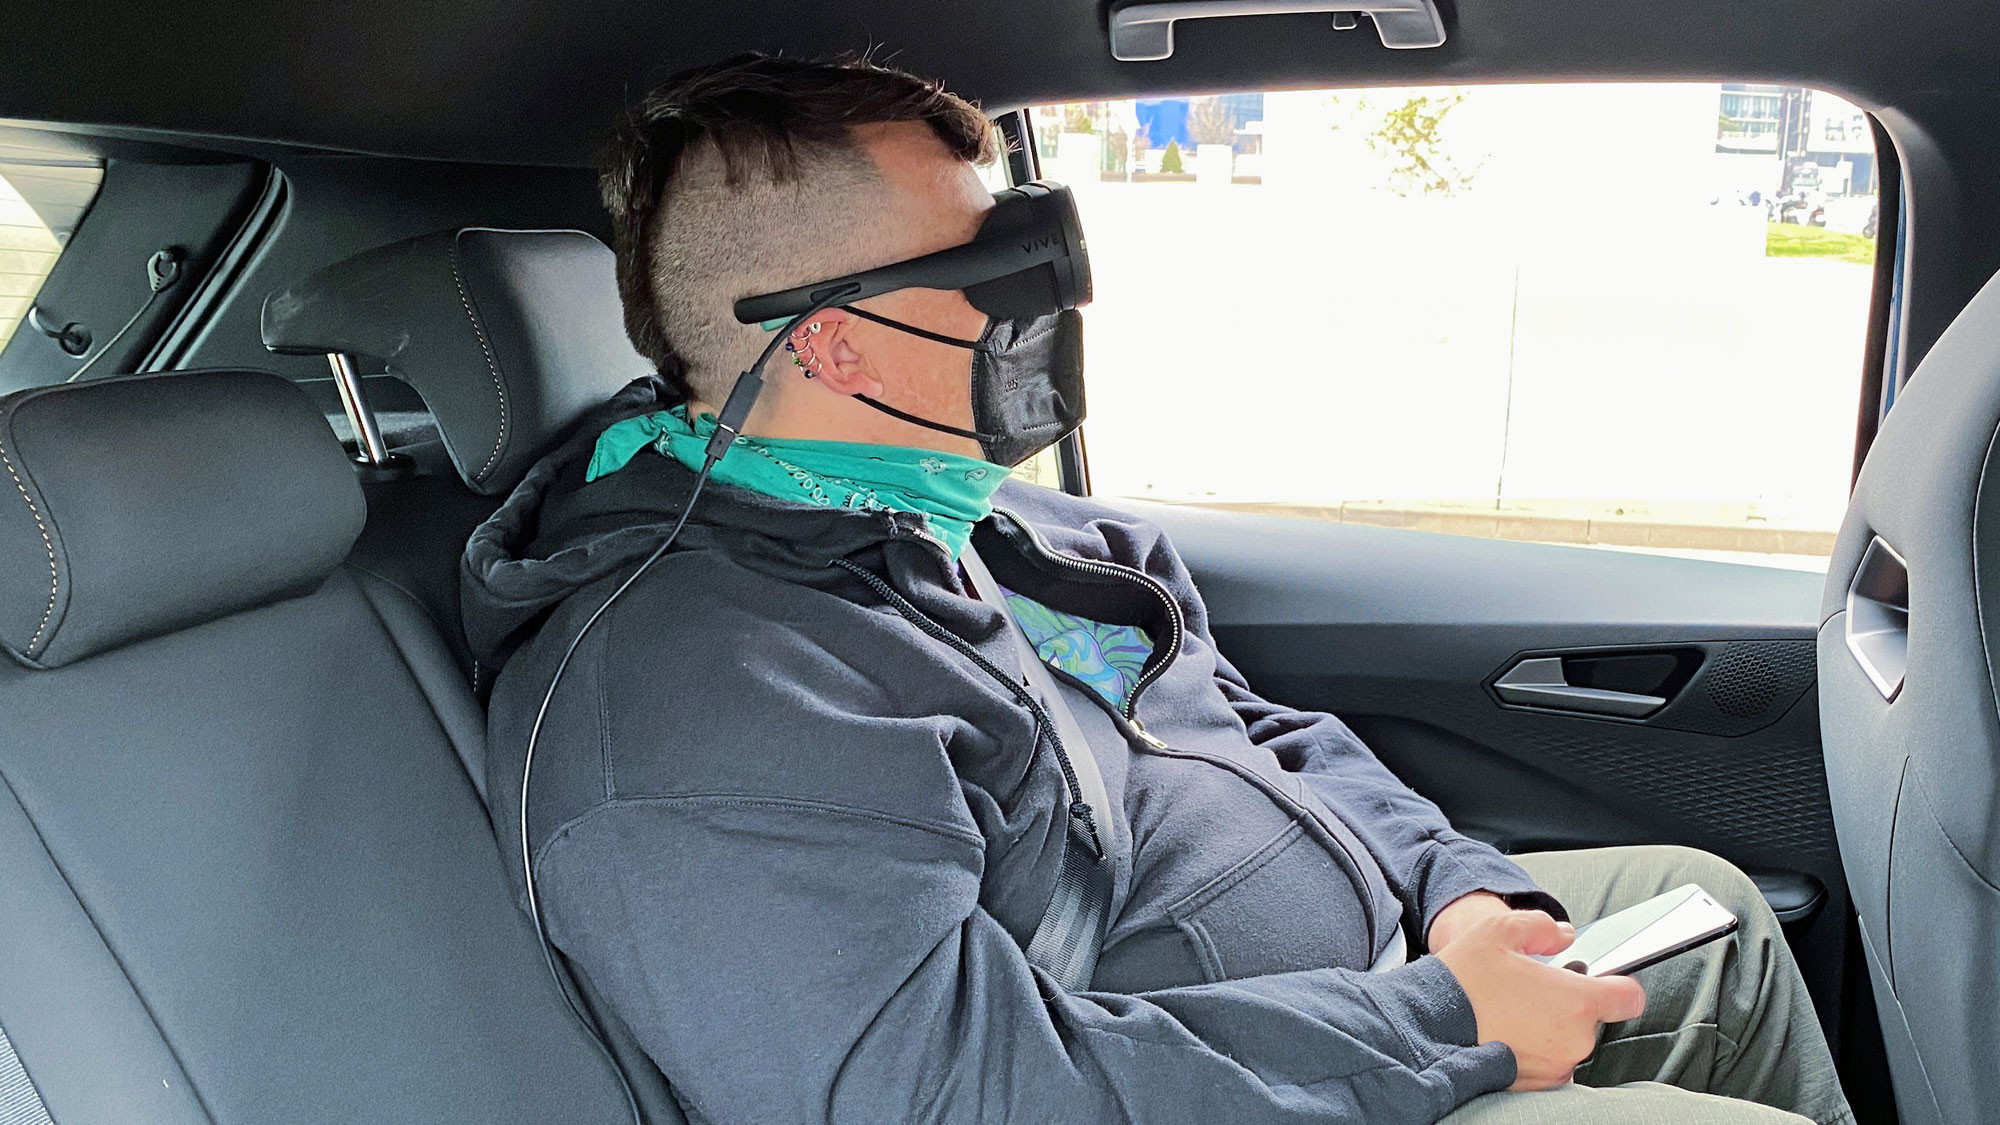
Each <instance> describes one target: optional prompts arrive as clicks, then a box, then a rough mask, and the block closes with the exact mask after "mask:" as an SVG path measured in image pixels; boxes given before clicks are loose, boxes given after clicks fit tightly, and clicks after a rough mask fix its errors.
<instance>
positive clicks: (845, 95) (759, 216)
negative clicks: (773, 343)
mask: <svg viewBox="0 0 2000 1125" xmlns="http://www.w3.org/2000/svg"><path fill="white" fill-rule="evenodd" d="M897 121H910V122H922V123H924V124H926V125H929V126H930V128H931V131H932V132H933V133H935V134H936V135H937V138H938V139H939V140H940V141H942V142H944V146H945V148H946V149H947V150H948V151H949V152H951V154H952V155H954V156H956V157H958V158H959V159H961V160H966V161H970V162H972V163H974V164H984V163H986V162H987V161H990V160H992V159H993V157H994V147H995V146H994V144H993V134H992V126H991V124H990V123H989V122H988V121H987V120H986V116H985V115H984V114H982V113H981V112H980V111H979V109H978V108H977V107H975V106H973V105H972V104H971V103H969V102H967V101H965V100H964V99H962V98H959V97H957V96H955V95H953V94H950V93H948V92H946V91H945V90H944V88H943V87H942V86H940V85H938V84H937V83H935V82H930V81H927V80H924V79H921V78H917V77H915V76H914V75H910V74H906V73H904V72H903V71H900V70H894V69H891V68H889V67H884V66H877V65H875V64H873V63H871V62H868V61H867V60H866V59H865V58H860V57H852V56H849V57H842V58H837V59H832V60H825V61H818V62H808V61H799V60H792V59H784V58H776V57H771V56H766V55H739V56H737V57H735V58H731V59H726V60H724V61H722V62H719V63H715V64H713V65H710V66H704V67H697V68H695V69H693V70H685V71H682V72H680V73H679V74H676V75H674V76H673V77H672V78H669V79H668V80H667V81H666V82H665V84H663V85H662V86H661V87H660V88H659V89H657V90H655V91H653V92H652V93H651V94H649V95H647V96H646V97H645V98H644V99H642V100H641V101H639V102H638V103H636V104H635V105H633V106H632V107H631V108H630V109H629V110H628V111H627V112H626V114H625V117H624V119H623V120H622V121H621V122H620V124H619V126H618V129H617V132H616V133H615V134H614V136H613V138H612V142H611V145H610V147H609V149H608V150H607V152H606V155H605V159H604V162H603V170H602V174H601V176H600V178H599V188H600V190H601V192H602V194H603V198H604V206H605V209H606V210H607V211H609V212H610V213H611V223H612V228H611V230H612V249H613V250H615V251H616V252H617V258H618V291H619V295H620V297H621V298H622V299H623V303H624V306H625V332H626V335H628V336H630V337H631V339H632V346H633V347H635V348H637V349H638V351H639V354H641V355H643V356H645V357H646V358H648V359H650V360H652V361H653V364H654V366H656V367H657V368H658V369H659V372H660V377H661V378H662V379H664V380H665V381H666V382H667V384H668V385H669V386H670V387H672V388H673V390H674V391H675V392H676V393H677V394H678V395H680V396H681V397H682V398H687V397H690V396H699V397H700V398H702V399H704V400H705V401H709V402H715V403H720V402H721V401H722V399H723V398H724V397H725V396H727V394H728V393H729V388H730V385H731V384H732V382H733V381H734V380H735V378H736V375H737V374H738V373H739V372H741V371H742V370H743V369H744V368H746V367H748V366H750V364H751V363H752V362H754V361H755V360H756V358H757V353H758V351H759V350H760V349H762V348H763V347H764V345H765V344H766V343H768V342H769V340H770V336H769V334H767V333H765V332H764V331H762V330H761V329H759V328H758V327H757V326H756V325H754V324H738V323H737V322H736V317H735V315H734V313H733V311H732V306H733V305H734V304H735V302H736V301H737V300H738V299H740V298H743V297H749V296H754V295H756V294H759V293H769V292H773V291H776V290H779V289H788V288H791V287H792V286H795V285H805V284H808V283H811V282H814V281H819V280H822V279H824V278H829V277H838V276H840V275H842V274H845V273H851V272H853V271H854V270H857V269H865V268H868V267H870V266H873V265H880V264H883V263H881V262H878V261H874V260H873V259H872V258H871V257H870V249H871V243H872V242H877V241H878V240H877V238H876V233H877V232H879V231H880V230H882V229H883V224H885V223H889V222H893V211H894V201H893V200H892V199H890V198H889V193H888V190H887V186H886V184H885V182H884V181H883V179H882V177H881V175H880V173H879V172H878V171H877V169H876V167H875V164H874V162H873V161H872V160H871V159H869V156H868V154H867V152H866V151H865V150H864V149H863V148H862V147H861V144H860V142H859V141H858V140H857V139H856V138H855V136H854V133H853V127H854V126H856V125H868V124H877V123H886V122H897ZM875 252H876V253H879V252H880V251H879V248H878V249H876V250H875Z"/></svg>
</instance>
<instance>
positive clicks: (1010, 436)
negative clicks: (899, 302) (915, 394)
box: [847, 308, 1083, 468]
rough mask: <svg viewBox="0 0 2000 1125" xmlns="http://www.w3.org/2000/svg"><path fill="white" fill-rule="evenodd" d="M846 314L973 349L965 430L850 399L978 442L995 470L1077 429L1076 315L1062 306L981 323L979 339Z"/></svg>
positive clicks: (1079, 337) (1079, 344)
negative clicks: (1039, 313) (1059, 309)
mask: <svg viewBox="0 0 2000 1125" xmlns="http://www.w3.org/2000/svg"><path fill="white" fill-rule="evenodd" d="M847 311H849V312H851V313H853V314H855V315H856V316H859V317H862V318H864V319H866V320H872V321H875V322H876V323H877V324H883V325H887V326H888V327H890V328H894V329H897V330H899V331H903V332H908V333H910V334H911V335H913V336H921V337H923V338H924V339H926V340H935V341H937V342H938V343H941V344H950V345H952V346H953V347H959V348H965V349H967V350H969V351H971V352H972V425H973V428H972V429H970V430H964V429H960V428H959V427H957V426H947V425H945V424H944V423H943V422H935V421H932V420H931V419H929V418H920V417H918V416H917V415H915V414H911V413H909V412H907V411H903V410H898V409H896V408H895V407H893V406H890V405H888V404H887V403H884V402H879V401H877V400H875V399H872V398H869V397H868V396H867V395H855V396H854V397H855V398H857V399H859V400H861V401H862V402H865V403H867V404H868V405H869V406H872V407H874V408H875V409H877V410H879V411H881V412H882V413H884V414H887V415H889V416H891V417H894V418H900V419H902V420H903V421H905V422H909V423H911V424H912V425H917V426H922V427H924V428H925V429H929V430H936V431H937V432H939V433H943V434H951V435H952V436H954V437H962V438H970V439H971V440H973V441H976V442H978V443H979V448H980V451H981V453H982V454H983V455H984V456H985V458H986V459H987V460H988V461H991V462H993V463H994V464H996V465H1006V466H1007V467H1009V468H1012V467H1013V466H1015V465H1018V464H1020V463H1021V462H1023V461H1026V460H1027V459H1028V458H1030V457H1033V456H1034V455H1035V454H1037V453H1040V452H1041V451H1042V450H1044V449H1047V448H1048V447H1049V446H1051V445H1054V444H1055V443H1057V442H1059V441H1061V440H1062V439H1064V438H1066V437H1068V436H1069V435H1070V434H1072V433H1074V432H1075V431H1076V428H1077V427H1078V426H1080V425H1082V424H1083V315H1082V314H1081V313H1079V312H1077V311H1076V310H1075V309H1066V310H1064V311H1062V312H1059V313H1052V314H1050V315H1047V316H1036V317H1022V318H1020V319H1015V320H999V319H994V318H990V317H989V318H988V319H987V321H986V331H984V332H982V333H980V335H979V339H978V340H961V339H958V338H956V337H953V336H944V335H940V334H938V333H936V332H927V331H925V330H924V329H921V328H918V327H916V326H914V325H909V324H904V323H902V322H901V321H896V320H891V319H889V318H888V317H886V316H877V315H876V314H874V313H869V312H864V311H862V310H860V309H854V308H850V309H848V310H847Z"/></svg>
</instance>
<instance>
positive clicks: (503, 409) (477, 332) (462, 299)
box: [451, 237, 507, 480]
mask: <svg viewBox="0 0 2000 1125" xmlns="http://www.w3.org/2000/svg"><path fill="white" fill-rule="evenodd" d="M451 282H452V284H453V285H456V286H457V287H458V303H459V304H460V305H461V306H463V307H464V309H465V319H466V320H468V321H471V322H472V334H473V336H474V337H475V338H476V339H478V341H479V350H480V352H482V353H483V354H484V355H485V356H486V371H487V374H489V375H491V376H492V377H493V391H494V393H495V394H497V395H499V396H500V433H499V435H498V436H497V437H495V438H494V439H493V452H491V453H489V454H487V455H486V463H485V464H484V465H481V466H480V467H479V472H477V473H475V474H473V476H474V479H477V480H485V479H486V474H487V473H490V472H492V471H493V463H494V462H495V461H498V460H499V459H500V447H501V446H503V445H505V444H506V443H507V385H506V384H505V383H503V382H501V381H500V367H499V365H498V364H496V363H494V362H493V349H492V347H490V346H489V345H488V344H487V343H486V329H485V328H484V327H483V326H481V324H480V323H479V317H478V316H477V315H475V314H474V313H473V311H472V299H471V298H470V297H468V296H466V294H465V279H464V277H462V276H461V275H460V274H459V270H458V239H457V238H456V237H453V238H452V240H451Z"/></svg>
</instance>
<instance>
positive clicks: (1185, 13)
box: [1111, 0, 1444, 62]
mask: <svg viewBox="0 0 2000 1125" xmlns="http://www.w3.org/2000/svg"><path fill="white" fill-rule="evenodd" d="M1300 12H1343V13H1350V12H1365V13H1367V14H1368V16H1369V17H1370V18H1372V19H1373V20H1374V21H1375V31H1376V34H1378V35H1380V36H1381V37H1382V45H1383V46H1384V47H1394V48H1397V49H1411V48H1418V49H1421V48H1425V47H1442V46H1443V45H1444V20H1443V19H1442V18H1441V17H1439V15H1438V10H1437V3H1436V0H1162V2H1159V3H1140V4H1127V5H1125V6H1124V7H1122V8H1118V9H1115V10H1113V11H1112V13H1111V57H1112V58H1114V59H1117V60H1118V61H1119V62H1153V61H1156V60H1158V59H1164V58H1168V57H1170V56H1172V55H1173V53H1174V21H1175V20H1200V19H1212V18H1214V17H1216V16H1284V15H1293V14H1296V13H1300ZM1352 25H1353V21H1352V20H1349V21H1347V22H1346V23H1342V22H1341V21H1338V20H1336V21H1335V23H1334V26H1336V27H1349V26H1352Z"/></svg>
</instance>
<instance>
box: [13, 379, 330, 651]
mask: <svg viewBox="0 0 2000 1125" xmlns="http://www.w3.org/2000/svg"><path fill="white" fill-rule="evenodd" d="M366 514H367V513H366V508H365V506H364V503H363V500H362V496H361V486H360V483H359V482H358V481H357V480H356V477H355V471H354V464H353V462H352V461H350V460H348V458H347V455H346V453H345V452H344V451H342V449H341V447H340V442H339V441H337V440H335V438H334V436H333V431H332V430H330V429H328V428H327V424H326V418H325V416H324V415H322V414H321V413H320V411H319V410H318V408H317V407H315V406H314V405H313V402H312V399H311V398H309V397H308V396H307V395H306V393H305V391H303V390H301V389H300V388H299V387H298V386H297V385H296V384H294V383H292V382H291V381H290V380H288V379H281V378H279V377H278V376H276V375H271V374H267V373H265V372H260V371H194V372H185V373H173V374H156V375H132V376H122V377H117V378H105V379H94V380H92V381H90V382H87V383H75V384H64V385H58V386H53V387H40V388H36V389H33V390H26V391H20V392H17V393H15V394H11V395H8V396H6V397H5V398H0V647H4V648H5V649H6V650H7V652H8V653H9V654H10V655H12V656H13V657H15V658H16V659H18V660H20V661H21V662H23V663H25V664H28V665H29V666H31V667H39V668H54V667H58V666H60V665H64V664H68V663H70V662H72V661H75V660H81V659H82V658H84V657H86V656H89V655H91V654H93V653H98V652H103V651H104V650H106V649H110V648H115V647H117V646H119V645H123V644H129V643H131V642H133V641H137V640H140V639H142V638H146V637H152V636H158V635H160V634H163V633H170V632H173V631H175V630H178V629H184V628H187V627H189V626H192V625H196V624H199V623H201V622H203V621H210V620H213V619H215V618H218V617H222V616H225V615H227V614H231V613H236V612H239V611H241V610H245V609H250V608H253V607H255V606H258V605H263V604H267V603H270V602H274V601H277V600H279V599H281V598H285V597H288V596H291V595H293V594H298V593H303V592H305V591H307V590H310V589H312V588H313V587H315V586H317V585H318V584H319V582H320V581H321V580H322V579H324V578H325V577H326V576H327V575H328V574H329V573H330V572H332V570H333V569H334V568H335V567H337V566H339V565H340V562H341V560H342V559H344V558H346V557H347V552H348V549H349V548H350V547H352V546H353V544H354V540H355V537H356V536H358V535H360V534H361V524H362V520H363V518H364V517H365V515H366Z"/></svg>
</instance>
